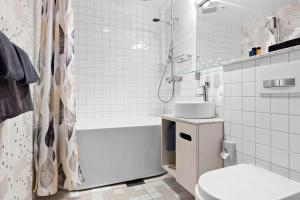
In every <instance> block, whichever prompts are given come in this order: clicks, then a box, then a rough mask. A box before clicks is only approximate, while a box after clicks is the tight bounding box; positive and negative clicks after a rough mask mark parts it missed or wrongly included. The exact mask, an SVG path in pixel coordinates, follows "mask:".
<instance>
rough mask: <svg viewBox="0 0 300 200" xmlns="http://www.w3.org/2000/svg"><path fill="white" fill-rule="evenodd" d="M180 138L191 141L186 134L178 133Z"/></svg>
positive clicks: (190, 137)
mask: <svg viewBox="0 0 300 200" xmlns="http://www.w3.org/2000/svg"><path fill="white" fill-rule="evenodd" d="M180 137H181V138H182V139H184V140H187V141H190V142H191V141H192V136H190V135H188V134H186V133H180Z"/></svg>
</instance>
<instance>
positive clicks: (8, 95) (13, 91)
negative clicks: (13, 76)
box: [0, 79, 33, 123]
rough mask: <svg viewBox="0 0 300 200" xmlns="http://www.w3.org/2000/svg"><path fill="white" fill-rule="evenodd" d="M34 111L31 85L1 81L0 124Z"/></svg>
mask: <svg viewBox="0 0 300 200" xmlns="http://www.w3.org/2000/svg"><path fill="white" fill-rule="evenodd" d="M32 110H33V106H32V100H31V93H30V89H29V85H24V84H22V83H18V82H16V81H12V80H6V79H0V123H1V122H3V121H4V120H6V119H10V118H14V117H16V116H18V115H20V114H22V113H25V112H28V111H32Z"/></svg>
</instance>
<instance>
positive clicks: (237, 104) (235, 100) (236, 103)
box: [230, 97, 243, 110]
mask: <svg viewBox="0 0 300 200" xmlns="http://www.w3.org/2000/svg"><path fill="white" fill-rule="evenodd" d="M230 105H231V110H243V98H242V97H231V98H230Z"/></svg>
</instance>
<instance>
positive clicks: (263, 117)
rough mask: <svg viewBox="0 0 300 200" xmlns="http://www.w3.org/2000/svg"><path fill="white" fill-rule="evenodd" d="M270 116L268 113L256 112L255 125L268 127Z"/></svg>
mask: <svg viewBox="0 0 300 200" xmlns="http://www.w3.org/2000/svg"><path fill="white" fill-rule="evenodd" d="M270 118H271V116H270V114H268V113H256V127H258V128H263V129H270V123H271V119H270Z"/></svg>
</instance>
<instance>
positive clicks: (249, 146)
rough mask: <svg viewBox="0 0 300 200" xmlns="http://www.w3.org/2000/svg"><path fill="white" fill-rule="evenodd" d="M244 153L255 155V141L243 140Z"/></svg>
mask: <svg viewBox="0 0 300 200" xmlns="http://www.w3.org/2000/svg"><path fill="white" fill-rule="evenodd" d="M243 153H244V154H246V155H248V156H252V157H254V156H255V143H254V142H251V141H248V140H243Z"/></svg>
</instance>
